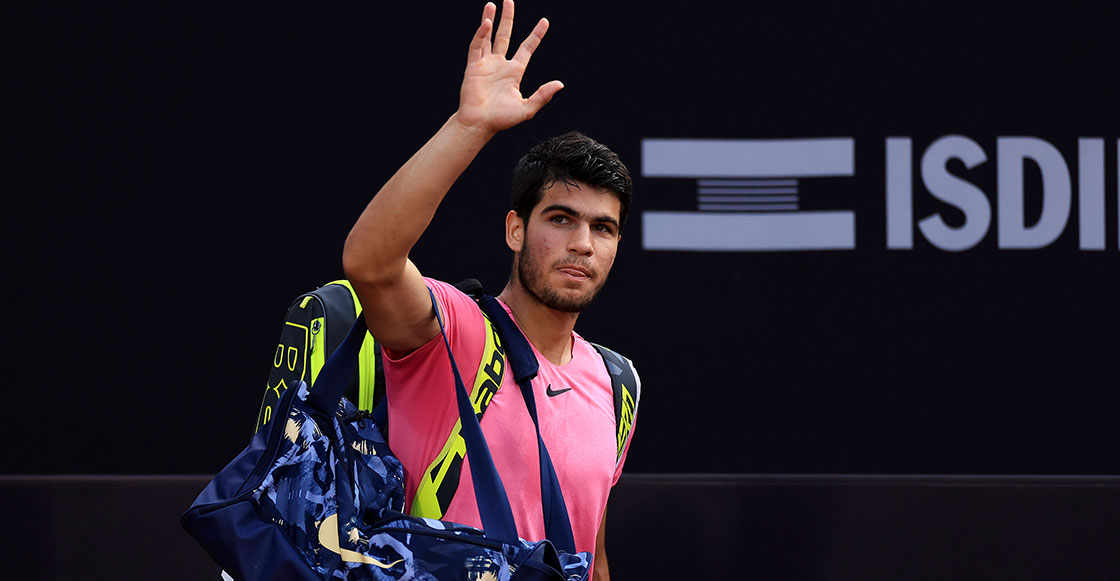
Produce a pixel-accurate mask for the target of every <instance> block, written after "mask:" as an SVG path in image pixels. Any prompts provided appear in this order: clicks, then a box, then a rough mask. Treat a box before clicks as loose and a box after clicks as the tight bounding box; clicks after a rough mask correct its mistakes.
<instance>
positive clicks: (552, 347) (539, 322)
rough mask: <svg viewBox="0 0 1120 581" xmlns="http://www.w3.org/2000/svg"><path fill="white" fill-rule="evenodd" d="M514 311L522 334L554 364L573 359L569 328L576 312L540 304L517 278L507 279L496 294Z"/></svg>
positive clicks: (573, 324)
mask: <svg viewBox="0 0 1120 581" xmlns="http://www.w3.org/2000/svg"><path fill="white" fill-rule="evenodd" d="M498 298H499V299H501V300H502V302H504V303H505V304H506V305H509V308H510V310H511V311H512V312H513V318H514V320H516V321H517V324H518V326H520V327H521V332H522V333H525V338H526V339H528V340H529V342H530V343H532V344H533V346H534V347H536V348H537V351H540V352H541V355H544V356H545V358H546V359H548V360H549V361H551V362H552V363H553V364H554V365H564V364H565V363H567V362H569V361H571V360H572V330H573V329H575V326H576V319H578V318H579V313H568V312H564V311H557V310H555V309H551V308H549V307H547V306H545V305H543V304H542V303H541V302H540V301H539V300H537V298H536V297H534V296H532V295H531V294H529V293H528V292H526V291H525V289H524V288H523V287H521V285H519V284H517V281H510V283H509V284H507V285H506V288H504V289H503V290H502V293H501V294H500V295H498Z"/></svg>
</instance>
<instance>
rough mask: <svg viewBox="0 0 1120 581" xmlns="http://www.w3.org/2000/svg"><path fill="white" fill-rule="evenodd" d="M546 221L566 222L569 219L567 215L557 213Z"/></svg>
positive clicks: (554, 222)
mask: <svg viewBox="0 0 1120 581" xmlns="http://www.w3.org/2000/svg"><path fill="white" fill-rule="evenodd" d="M548 221H549V222H552V223H553V224H567V223H569V222H570V221H571V220H569V219H568V217H567V216H565V215H563V214H557V215H555V216H553V217H551V218H549V219H548Z"/></svg>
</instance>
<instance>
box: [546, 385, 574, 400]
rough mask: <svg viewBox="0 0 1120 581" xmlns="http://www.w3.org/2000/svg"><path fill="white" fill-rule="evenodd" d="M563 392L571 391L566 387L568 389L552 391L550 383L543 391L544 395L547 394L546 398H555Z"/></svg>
mask: <svg viewBox="0 0 1120 581" xmlns="http://www.w3.org/2000/svg"><path fill="white" fill-rule="evenodd" d="M565 391H572V388H570V387H568V388H564V389H556V390H554V389H552V384H551V383H550V384H548V387H547V388H545V390H544V392H545V393H546V394H548V397H556V396H558V395H560V394H562V393H564V392H565Z"/></svg>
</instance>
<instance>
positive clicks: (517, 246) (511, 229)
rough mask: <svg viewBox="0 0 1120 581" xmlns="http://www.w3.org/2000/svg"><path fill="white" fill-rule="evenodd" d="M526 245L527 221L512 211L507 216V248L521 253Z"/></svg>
mask: <svg viewBox="0 0 1120 581" xmlns="http://www.w3.org/2000/svg"><path fill="white" fill-rule="evenodd" d="M524 245H525V221H524V220H522V219H521V216H518V215H517V212H514V211H513V210H510V211H509V213H508V214H506V246H509V249H510V250H512V251H514V252H521V248H522V247H523V246H524Z"/></svg>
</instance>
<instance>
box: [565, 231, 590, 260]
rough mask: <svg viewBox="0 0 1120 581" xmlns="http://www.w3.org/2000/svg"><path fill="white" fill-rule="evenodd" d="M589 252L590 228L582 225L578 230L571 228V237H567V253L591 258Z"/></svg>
mask: <svg viewBox="0 0 1120 581" xmlns="http://www.w3.org/2000/svg"><path fill="white" fill-rule="evenodd" d="M591 251H592V247H591V227H590V226H588V225H583V226H581V227H580V228H573V229H572V234H571V236H569V237H568V252H571V253H572V254H578V255H581V256H591Z"/></svg>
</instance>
